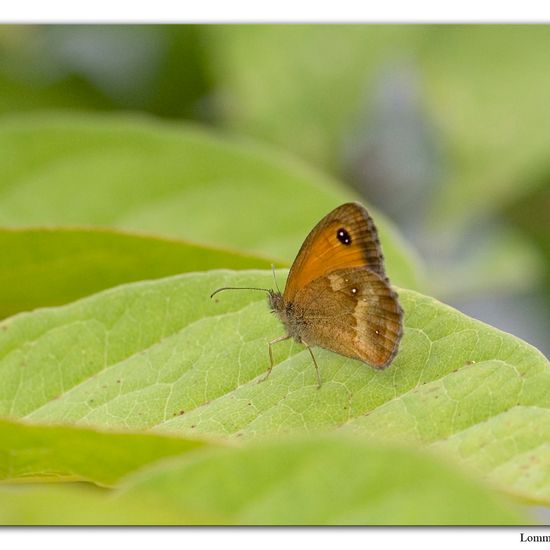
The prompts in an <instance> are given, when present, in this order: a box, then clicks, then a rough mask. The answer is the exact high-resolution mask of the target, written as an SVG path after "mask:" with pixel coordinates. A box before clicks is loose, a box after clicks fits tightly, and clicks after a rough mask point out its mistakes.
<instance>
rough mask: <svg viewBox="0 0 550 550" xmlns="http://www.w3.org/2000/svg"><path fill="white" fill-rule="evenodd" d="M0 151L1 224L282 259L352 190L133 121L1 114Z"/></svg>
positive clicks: (191, 133) (407, 265) (401, 277)
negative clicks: (149, 236) (130, 236)
mask: <svg viewBox="0 0 550 550" xmlns="http://www.w3.org/2000/svg"><path fill="white" fill-rule="evenodd" d="M0 151H2V162H1V163H0V226H1V225H3V226H8V227H21V226H29V225H31V226H37V225H38V226H44V225H52V224H53V225H71V226H75V225H76V226H82V225H88V226H89V225H93V226H104V227H105V226H108V227H117V228H124V229H134V230H140V231H147V232H151V233H155V234H162V235H167V236H174V237H183V238H186V239H190V240H193V241H196V242H198V243H210V244H212V245H215V246H220V245H221V246H230V247H232V248H234V249H236V250H242V251H246V252H248V253H255V254H258V253H259V254H263V255H268V256H274V257H279V258H281V259H282V260H285V261H286V262H288V263H290V262H291V261H292V260H293V258H294V256H295V254H296V253H297V251H298V248H299V246H300V244H301V243H302V241H303V239H304V238H305V236H306V235H307V233H308V232H309V230H310V229H311V228H312V227H313V225H314V224H315V223H316V222H317V221H318V220H319V219H320V218H321V217H322V216H323V215H324V214H326V213H327V212H328V211H329V210H331V209H332V208H334V207H335V206H337V205H338V204H339V203H342V202H344V201H346V200H349V199H350V198H353V197H352V196H351V195H350V193H349V192H347V191H346V190H345V189H344V188H343V187H341V186H340V185H338V184H337V183H336V182H335V181H332V180H330V179H328V178H326V177H325V176H323V175H322V174H320V173H317V172H314V171H312V170H310V169H308V168H307V167H305V166H303V165H301V164H300V163H298V162H297V161H296V160H294V159H291V158H287V157H285V156H282V155H274V154H272V153H269V152H267V151H264V150H263V149H261V148H259V147H257V146H255V145H253V144H244V143H238V142H235V141H231V140H227V139H226V140H222V139H219V138H215V137H214V136H213V135H210V134H209V133H207V132H205V131H203V130H200V129H199V128H197V127H187V126H185V127H184V126H176V125H173V124H161V123H159V122H155V121H153V120H149V119H145V118H138V117H123V116H93V117H92V116H83V115H82V116H69V115H61V114H56V115H44V116H43V117H37V115H34V116H32V117H31V116H29V117H16V118H3V119H2V120H1V121H0ZM374 217H375V220H376V223H377V225H378V226H379V229H380V234H381V241H382V243H383V245H384V253H385V255H386V260H387V267H388V272H389V273H390V275H391V277H392V278H393V280H394V281H395V282H396V283H399V284H402V285H405V286H408V287H411V286H412V287H414V286H415V284H416V281H415V279H416V277H415V266H414V262H413V260H412V258H411V254H410V253H409V252H408V250H407V248H406V246H405V245H404V244H403V243H402V241H401V239H400V238H399V237H398V236H397V235H396V233H395V231H394V230H393V228H392V227H391V226H390V224H389V223H388V222H387V221H385V220H384V219H383V217H382V216H380V215H376V214H375V216H374Z"/></svg>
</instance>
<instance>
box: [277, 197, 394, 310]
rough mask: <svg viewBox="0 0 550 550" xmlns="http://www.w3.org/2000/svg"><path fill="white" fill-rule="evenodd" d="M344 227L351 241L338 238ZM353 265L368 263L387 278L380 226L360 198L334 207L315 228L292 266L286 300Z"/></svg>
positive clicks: (362, 265)
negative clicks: (323, 278)
mask: <svg viewBox="0 0 550 550" xmlns="http://www.w3.org/2000/svg"><path fill="white" fill-rule="evenodd" d="M340 229H344V230H345V231H347V232H348V233H349V236H350V237H351V243H350V244H349V245H346V244H343V243H342V242H341V241H340V240H339V239H338V237H337V233H338V231H339V230H340ZM351 267H367V268H369V269H370V270H371V271H373V272H374V273H376V274H377V275H378V276H379V277H380V278H382V279H383V280H384V281H387V277H386V273H385V270H384V256H383V255H382V250H381V246H380V240H379V239H378V232H377V230H376V226H375V225H374V222H373V221H372V218H371V217H370V215H369V213H368V212H367V210H366V208H365V207H364V206H362V205H360V204H359V203H356V202H349V203H346V204H343V205H341V206H339V207H338V208H336V209H334V210H333V211H332V212H330V213H329V214H327V215H326V216H325V217H324V218H323V219H322V220H321V221H320V222H319V223H318V224H317V225H316V226H315V227H314V228H313V229H312V230H311V232H310V233H309V235H308V236H307V238H306V240H305V241H304V243H303V244H302V247H301V248H300V251H299V252H298V255H297V256H296V260H294V263H293V265H292V268H291V269H290V273H289V276H288V280H287V285H286V288H285V292H284V297H285V300H286V301H292V300H293V298H294V296H295V295H296V292H298V290H299V289H301V288H304V287H305V286H306V285H307V284H308V283H310V282H311V281H313V280H315V279H317V278H318V277H321V276H323V275H326V274H328V273H330V272H332V271H335V270H337V269H344V268H351Z"/></svg>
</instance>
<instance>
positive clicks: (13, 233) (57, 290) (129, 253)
mask: <svg viewBox="0 0 550 550" xmlns="http://www.w3.org/2000/svg"><path fill="white" fill-rule="evenodd" d="M0 250H2V255H1V256H0V317H7V316H8V315H13V314H14V313H17V312H19V311H24V310H30V309H34V308H37V307H41V306H53V305H60V304H64V303H68V302H71V301H73V300H76V299H77V298H81V297H83V296H87V295H89V294H93V293H95V292H98V291H100V290H103V289H105V288H109V287H112V286H116V285H119V284H122V283H127V282H132V281H139V280H143V279H156V278H159V277H165V276H168V275H175V274H177V273H185V272H189V271H203V270H208V269H216V268H223V267H225V268H230V269H246V268H260V267H261V268H269V267H270V263H271V262H270V261H269V260H267V259H262V258H260V257H255V256H250V255H246V254H241V253H239V252H234V251H229V250H223V249H216V248H212V247H206V246H202V245H197V244H193V243H189V242H185V241H181V240H174V239H166V238H160V237H151V236H147V235H137V234H131V233H124V232H120V231H114V230H101V229H60V228H57V229H21V230H18V229H14V230H10V229H4V230H2V229H0ZM275 263H278V262H275ZM279 265H280V264H279Z"/></svg>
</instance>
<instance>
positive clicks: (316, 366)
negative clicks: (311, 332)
mask: <svg viewBox="0 0 550 550" xmlns="http://www.w3.org/2000/svg"><path fill="white" fill-rule="evenodd" d="M302 344H304V346H305V347H306V348H307V350H308V351H309V354H310V355H311V358H312V359H313V364H314V365H315V372H316V373H317V388H320V387H321V385H322V382H321V374H320V372H319V365H318V364H317V361H316V360H315V355H313V351H312V350H311V348H310V347H309V345H308V344H306V342H304V341H303V340H302Z"/></svg>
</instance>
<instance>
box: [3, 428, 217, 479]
mask: <svg viewBox="0 0 550 550" xmlns="http://www.w3.org/2000/svg"><path fill="white" fill-rule="evenodd" d="M205 444H207V441H204V440H200V439H197V438H194V439H185V438H182V437H170V436H168V437H166V436H162V435H155V434H146V433H133V432H128V431H120V430H119V431H118V432H109V431H98V430H93V429H90V428H79V427H75V426H70V425H66V426H44V425H41V426H34V425H32V424H28V423H22V422H16V421H9V420H0V479H1V480H3V481H32V480H40V481H70V480H73V481H74V480H78V481H93V482H94V483H99V484H101V485H113V484H114V483H116V482H117V481H118V480H119V479H120V478H121V477H122V476H124V475H126V474H128V473H129V472H131V471H132V470H135V469H137V468H139V467H141V466H143V465H144V464H148V463H150V462H154V461H155V460H158V459H160V458H164V457H166V456H171V455H177V454H183V453H184V452H187V451H190V450H193V449H197V448H199V447H201V446H204V445H205Z"/></svg>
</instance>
